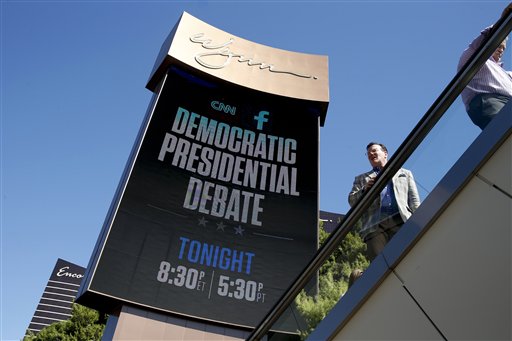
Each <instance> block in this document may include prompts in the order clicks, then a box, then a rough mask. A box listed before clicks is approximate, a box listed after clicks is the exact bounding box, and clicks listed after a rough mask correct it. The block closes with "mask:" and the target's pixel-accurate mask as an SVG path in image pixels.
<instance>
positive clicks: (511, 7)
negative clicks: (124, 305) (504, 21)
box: [501, 2, 512, 18]
mask: <svg viewBox="0 0 512 341" xmlns="http://www.w3.org/2000/svg"><path fill="white" fill-rule="evenodd" d="M510 12H512V2H511V3H509V4H508V6H507V7H505V9H504V10H503V13H501V17H502V18H503V17H506V16H507V15H509V13H510Z"/></svg>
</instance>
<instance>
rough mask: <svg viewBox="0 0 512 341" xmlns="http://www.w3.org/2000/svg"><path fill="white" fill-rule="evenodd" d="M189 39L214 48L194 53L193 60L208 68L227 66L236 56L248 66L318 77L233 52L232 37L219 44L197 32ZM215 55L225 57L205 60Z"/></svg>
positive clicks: (313, 77) (306, 76) (302, 76)
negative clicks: (209, 61)
mask: <svg viewBox="0 0 512 341" xmlns="http://www.w3.org/2000/svg"><path fill="white" fill-rule="evenodd" d="M190 41H191V42H193V43H197V44H201V46H202V47H203V48H204V49H206V50H215V51H211V52H204V53H198V54H196V55H195V57H194V58H195V60H196V62H198V63H199V64H200V65H202V66H204V67H206V68H209V69H222V68H224V67H226V66H228V65H229V64H230V63H231V60H232V59H233V58H238V62H239V63H247V65H248V66H258V67H259V68H260V70H264V69H268V71H270V72H275V73H285V74H289V75H292V76H296V77H301V78H312V79H318V78H317V77H315V76H311V75H306V74H301V73H297V72H292V71H286V70H281V69H279V68H277V67H276V66H275V65H272V64H267V63H264V62H259V61H255V60H254V59H252V58H246V57H245V56H244V55H241V54H238V53H235V52H233V51H231V49H230V46H229V45H231V44H233V42H234V41H235V40H234V39H233V38H230V39H229V40H228V41H226V42H224V43H220V44H214V43H213V41H212V40H211V39H209V38H205V36H204V33H198V34H195V35H193V36H191V37H190ZM212 56H217V57H219V56H220V57H225V60H224V62H222V63H220V64H211V63H208V62H207V61H206V59H207V58H208V57H212Z"/></svg>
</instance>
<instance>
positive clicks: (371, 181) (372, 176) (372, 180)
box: [364, 174, 377, 192]
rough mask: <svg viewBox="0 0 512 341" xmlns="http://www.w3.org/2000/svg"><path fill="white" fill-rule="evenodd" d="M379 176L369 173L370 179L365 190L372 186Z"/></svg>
mask: <svg viewBox="0 0 512 341" xmlns="http://www.w3.org/2000/svg"><path fill="white" fill-rule="evenodd" d="M376 177H377V175H376V174H370V175H368V181H367V182H366V184H365V185H364V191H365V192H366V191H367V190H369V189H370V188H372V186H373V184H374V183H375V178H376Z"/></svg>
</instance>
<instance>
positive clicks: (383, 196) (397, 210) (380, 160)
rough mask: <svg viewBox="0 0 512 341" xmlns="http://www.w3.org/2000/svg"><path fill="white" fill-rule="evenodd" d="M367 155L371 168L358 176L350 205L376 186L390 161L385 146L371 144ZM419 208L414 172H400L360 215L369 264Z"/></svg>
mask: <svg viewBox="0 0 512 341" xmlns="http://www.w3.org/2000/svg"><path fill="white" fill-rule="evenodd" d="M366 155H367V157H368V161H369V162H370V165H371V166H372V169H371V170H370V171H368V172H365V173H363V174H360V175H358V176H356V177H355V179H354V183H353V185H352V190H351V191H350V193H349V195H348V202H349V204H350V206H353V205H355V204H356V202H357V201H358V200H359V199H360V198H361V197H362V196H363V194H364V193H365V192H366V191H368V190H369V189H370V188H371V187H372V186H373V185H374V183H375V179H376V177H377V176H378V174H379V172H380V171H381V170H382V168H383V167H384V166H385V165H386V163H387V162H388V150H387V148H386V146H384V145H383V144H382V143H378V142H370V143H369V144H368V145H367V146H366ZM419 205H420V197H419V194H418V189H417V187H416V182H415V181H414V177H413V175H412V173H411V171H409V170H407V169H404V168H401V169H399V170H398V172H397V173H396V174H395V175H394V176H393V178H392V180H391V181H390V182H389V183H388V184H387V186H386V187H384V189H383V190H382V192H381V193H380V196H379V197H378V198H376V199H375V201H373V203H372V204H371V205H370V207H369V208H368V210H367V211H366V212H365V213H364V214H363V215H362V216H361V229H360V231H359V233H360V234H361V238H362V239H363V241H364V242H365V243H366V246H367V249H366V254H367V258H368V259H369V260H370V261H372V260H373V259H374V258H375V257H377V255H378V254H379V253H381V252H382V250H383V249H384V246H385V245H386V244H387V243H388V241H389V240H390V239H391V238H392V237H393V236H394V235H395V233H396V232H398V230H399V229H400V228H401V227H402V225H403V224H404V222H405V221H407V219H409V217H410V216H411V215H412V213H413V212H414V211H415V210H416V209H417V208H418V207H419Z"/></svg>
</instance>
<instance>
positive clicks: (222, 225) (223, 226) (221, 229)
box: [217, 221, 226, 232]
mask: <svg viewBox="0 0 512 341" xmlns="http://www.w3.org/2000/svg"><path fill="white" fill-rule="evenodd" d="M225 227H226V225H224V223H223V222H222V221H221V222H220V223H217V231H222V232H224V228H225Z"/></svg>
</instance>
